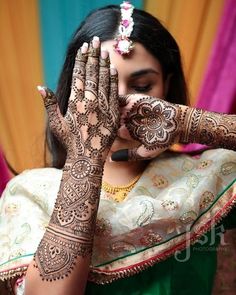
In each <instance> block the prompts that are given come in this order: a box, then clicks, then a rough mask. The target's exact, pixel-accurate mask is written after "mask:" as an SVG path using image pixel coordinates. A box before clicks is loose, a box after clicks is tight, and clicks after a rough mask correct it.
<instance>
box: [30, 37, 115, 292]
mask: <svg viewBox="0 0 236 295" xmlns="http://www.w3.org/2000/svg"><path fill="white" fill-rule="evenodd" d="M87 51H88V53H87ZM39 90H40V92H41V94H42V96H43V98H44V104H45V107H46V109H47V112H48V117H49V125H50V128H51V130H52V132H53V133H54V134H55V135H56V136H57V138H58V139H59V140H60V141H61V142H62V144H63V145H64V146H65V147H66V149H67V159H66V163H65V166H64V168H63V173H62V179H61V183H60V188H59V192H58V195H57V199H56V202H55V205H54V210H53V212H52V215H51V218H50V221H49V225H48V226H47V229H46V232H45V234H44V236H43V238H42V240H41V242H40V244H39V246H38V249H37V251H36V254H35V266H36V268H37V269H38V271H39V272H37V271H35V270H34V269H32V266H31V267H30V268H29V271H28V273H27V281H28V282H29V289H27V292H28V293H27V294H38V293H37V292H36V293H33V291H32V290H33V286H34V285H35V284H36V285H37V286H38V287H39V288H38V289H37V290H41V289H40V286H41V287H42V286H44V289H45V293H47V294H49V293H50V294H59V293H57V288H58V290H66V291H65V292H64V291H63V292H64V293H63V292H62V291H60V294H65V293H66V294H74V292H75V289H74V287H73V286H75V285H76V284H77V286H80V294H82V293H83V289H84V287H85V285H86V280H87V273H88V270H89V263H90V258H91V253H92V246H93V237H94V230H95V225H96V224H95V222H96V215H97V210H98V204H99V196H100V188H101V182H102V172H103V165H104V162H105V160H106V157H107V154H108V152H109V150H110V147H111V145H112V143H113V140H114V138H115V136H116V133H117V130H118V126H119V119H120V118H119V104H118V98H117V72H116V71H115V69H110V62H109V58H108V52H102V53H101V56H100V42H99V39H98V38H97V39H96V38H94V39H93V41H92V44H91V45H90V47H89V48H88V45H87V44H84V45H83V46H82V47H81V49H79V50H78V53H77V56H76V59H75V65H74V69H73V76H72V85H71V94H70V97H69V103H68V109H67V113H66V115H65V116H64V117H63V116H62V114H61V113H60V110H59V106H58V103H57V99H56V96H55V95H54V93H53V92H52V91H51V90H49V89H48V88H40V89H39ZM39 274H40V276H41V277H42V279H43V280H46V281H49V282H51V281H53V282H54V281H57V280H58V279H64V282H60V283H59V282H58V283H57V282H54V283H53V284H52V285H50V283H49V284H43V283H42V282H41V281H40V280H39ZM69 274H70V278H69V279H65V278H66V277H67V276H68V275H69ZM72 281H73V283H71V282H72ZM69 288H70V289H71V291H69ZM28 290H30V291H28Z"/></svg>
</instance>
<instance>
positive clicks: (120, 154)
mask: <svg viewBox="0 0 236 295" xmlns="http://www.w3.org/2000/svg"><path fill="white" fill-rule="evenodd" d="M111 160H112V161H116V162H118V161H128V160H129V155H128V150H127V149H124V150H119V151H117V152H114V153H113V154H112V155H111Z"/></svg>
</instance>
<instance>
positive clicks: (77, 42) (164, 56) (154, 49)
mask: <svg viewBox="0 0 236 295" xmlns="http://www.w3.org/2000/svg"><path fill="white" fill-rule="evenodd" d="M132 16H133V20H134V29H133V32H132V34H131V37H130V39H131V40H133V41H134V42H139V43H141V44H142V45H143V46H144V47H145V48H146V50H147V51H149V52H150V53H151V54H152V55H153V56H154V57H156V58H157V59H158V61H159V62H160V64H161V67H162V71H163V76H164V79H166V78H167V77H169V87H168V93H167V94H166V96H165V99H166V100H167V101H169V102H173V103H178V104H187V88H186V83H185V78H184V74H183V69H182V64H181V57H180V51H179V48H178V45H177V43H176V41H175V39H174V38H173V37H172V36H171V34H170V33H169V32H168V31H167V29H166V28H165V27H164V26H163V25H162V24H161V23H160V21H159V20H157V19H156V18H155V17H153V16H152V15H151V14H149V13H147V12H145V11H142V10H139V9H134V11H133V15H132ZM119 23H120V7H119V6H117V5H109V6H106V7H104V8H100V9H97V10H95V11H93V12H91V13H90V14H89V15H88V16H87V17H86V19H85V20H84V21H83V22H82V23H81V25H80V27H79V28H78V29H77V30H76V32H75V34H74V36H73V38H72V40H71V43H70V44H69V46H68V50H67V54H66V59H65V62H64V65H63V68H62V71H61V75H60V78H59V83H58V88H57V91H56V94H57V98H58V103H59V107H60V110H61V112H62V114H63V115H64V114H65V113H66V111H67V105H68V98H69V96H70V85H71V81H72V71H73V66H74V60H75V56H76V53H77V50H78V49H79V48H80V47H81V46H82V44H83V43H84V42H90V41H91V40H92V38H93V36H98V37H99V38H100V40H101V42H103V41H107V40H112V39H114V38H115V36H116V35H117V30H118V26H119ZM47 143H48V148H49V151H50V152H51V153H52V166H53V167H56V168H62V167H63V166H64V163H65V159H66V151H65V149H64V147H63V146H62V145H61V144H60V142H59V141H58V140H57V139H56V137H55V136H54V135H53V134H52V133H51V132H50V130H49V128H48V127H47Z"/></svg>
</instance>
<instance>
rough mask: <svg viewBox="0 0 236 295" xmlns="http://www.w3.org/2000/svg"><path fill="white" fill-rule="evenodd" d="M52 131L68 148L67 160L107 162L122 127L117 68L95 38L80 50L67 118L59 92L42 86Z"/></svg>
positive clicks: (76, 61) (74, 72)
mask: <svg viewBox="0 0 236 295" xmlns="http://www.w3.org/2000/svg"><path fill="white" fill-rule="evenodd" d="M39 91H40V93H41V95H42V97H43V99H44V104H45V107H46V110H47V113H48V118H49V125H50V128H51V130H52V132H53V133H54V134H55V136H56V137H57V138H58V139H59V141H60V142H61V143H62V144H63V145H64V146H65V148H66V149H67V160H69V161H70V160H72V161H73V160H74V159H77V158H78V157H83V156H85V157H89V158H90V159H95V160H103V161H105V159H106V157H107V153H108V151H109V149H110V147H111V145H112V143H113V141H114V139H115V136H116V133H117V130H118V127H119V105H118V99H117V91H118V88H117V71H116V70H115V69H114V68H110V62H109V57H108V52H107V51H102V52H101V56H100V42H99V39H98V37H95V38H94V39H93V40H92V42H91V44H90V46H89V48H88V44H87V43H84V44H83V46H82V47H81V48H80V49H79V50H78V53H77V56H76V59H75V65H74V69H73V76H72V85H71V94H70V97H69V103H68V109H67V113H66V115H65V116H64V117H63V116H62V114H61V112H60V110H59V106H58V103H57V98H56V96H55V94H54V93H53V92H52V91H51V90H50V89H48V88H45V87H39Z"/></svg>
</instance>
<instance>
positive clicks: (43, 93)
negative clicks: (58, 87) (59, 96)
mask: <svg viewBox="0 0 236 295" xmlns="http://www.w3.org/2000/svg"><path fill="white" fill-rule="evenodd" d="M37 89H38V91H39V92H40V94H41V95H42V96H43V97H44V98H45V97H46V96H47V93H46V90H45V87H44V86H40V85H38V86H37Z"/></svg>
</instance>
